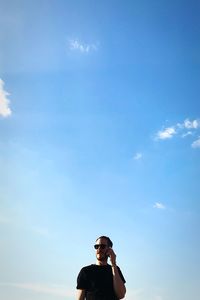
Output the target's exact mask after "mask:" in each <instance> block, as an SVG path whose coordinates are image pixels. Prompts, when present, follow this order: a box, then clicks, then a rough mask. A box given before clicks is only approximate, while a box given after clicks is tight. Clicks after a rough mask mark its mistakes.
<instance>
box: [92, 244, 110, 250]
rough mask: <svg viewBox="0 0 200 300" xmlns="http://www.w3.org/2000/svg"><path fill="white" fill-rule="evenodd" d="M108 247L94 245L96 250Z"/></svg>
mask: <svg viewBox="0 0 200 300" xmlns="http://www.w3.org/2000/svg"><path fill="white" fill-rule="evenodd" d="M106 247H108V246H107V245H105V244H98V245H97V244H96V245H94V249H96V250H97V249H99V248H100V249H105V248H106Z"/></svg>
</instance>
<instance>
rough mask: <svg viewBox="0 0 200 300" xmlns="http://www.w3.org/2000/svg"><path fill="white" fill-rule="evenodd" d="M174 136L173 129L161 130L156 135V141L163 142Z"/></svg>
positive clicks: (174, 131)
mask: <svg viewBox="0 0 200 300" xmlns="http://www.w3.org/2000/svg"><path fill="white" fill-rule="evenodd" d="M175 134H176V130H175V128H174V127H167V128H165V129H163V130H159V131H158V133H157V134H156V139H160V140H165V139H170V138H172V137H173V136H174V135H175Z"/></svg>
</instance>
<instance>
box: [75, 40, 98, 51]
mask: <svg viewBox="0 0 200 300" xmlns="http://www.w3.org/2000/svg"><path fill="white" fill-rule="evenodd" d="M69 49H70V50H72V51H79V52H81V53H89V52H91V51H96V50H97V45H96V44H86V43H82V42H80V41H79V40H77V39H71V40H69Z"/></svg>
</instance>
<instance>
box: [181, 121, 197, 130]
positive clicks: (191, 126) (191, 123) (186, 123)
mask: <svg viewBox="0 0 200 300" xmlns="http://www.w3.org/2000/svg"><path fill="white" fill-rule="evenodd" d="M184 126H185V128H187V129H197V128H198V127H200V121H199V120H193V121H190V120H189V119H186V120H185V121H184Z"/></svg>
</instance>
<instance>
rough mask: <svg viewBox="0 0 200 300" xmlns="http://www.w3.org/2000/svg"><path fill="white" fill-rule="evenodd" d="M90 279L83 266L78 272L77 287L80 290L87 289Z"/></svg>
mask: <svg viewBox="0 0 200 300" xmlns="http://www.w3.org/2000/svg"><path fill="white" fill-rule="evenodd" d="M87 286H88V281H87V274H86V272H85V269H84V268H82V269H81V270H80V272H79V274H78V277H77V286H76V288H77V289H79V290H85V289H87Z"/></svg>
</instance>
